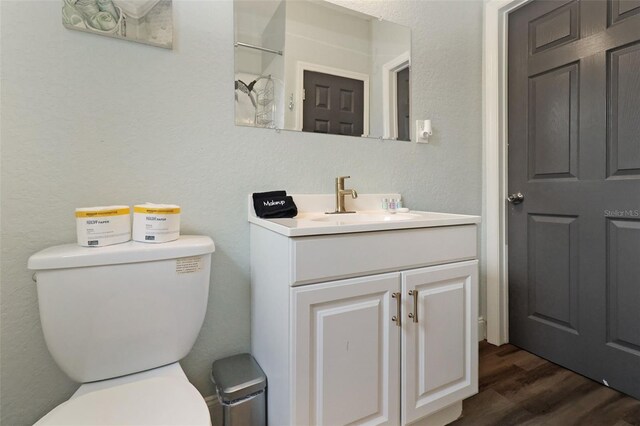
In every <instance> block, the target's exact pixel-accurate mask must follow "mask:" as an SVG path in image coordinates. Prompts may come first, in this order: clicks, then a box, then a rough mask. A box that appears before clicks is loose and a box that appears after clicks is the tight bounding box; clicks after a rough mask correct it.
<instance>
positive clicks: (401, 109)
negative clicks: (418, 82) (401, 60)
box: [396, 67, 411, 141]
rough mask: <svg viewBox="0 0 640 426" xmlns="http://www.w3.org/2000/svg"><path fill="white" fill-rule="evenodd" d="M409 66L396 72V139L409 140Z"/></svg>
mask: <svg viewBox="0 0 640 426" xmlns="http://www.w3.org/2000/svg"><path fill="white" fill-rule="evenodd" d="M409 93H410V87H409V67H407V68H405V69H403V70H402V71H398V72H397V73H396V97H397V99H396V108H397V111H398V140H399V141H408V140H411V134H410V127H409V108H410V107H409Z"/></svg>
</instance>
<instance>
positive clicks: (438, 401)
mask: <svg viewBox="0 0 640 426" xmlns="http://www.w3.org/2000/svg"><path fill="white" fill-rule="evenodd" d="M477 284H478V283H477V261H471V262H461V263H455V264H449V265H442V266H432V267H429V268H422V269H415V270H412V271H407V272H402V297H403V303H402V306H403V315H402V321H403V324H402V329H403V339H402V395H403V398H402V401H403V402H402V404H403V407H402V424H408V423H411V422H413V421H415V420H417V419H419V418H421V417H423V416H426V415H428V414H431V413H434V412H436V411H438V410H440V409H442V408H444V407H446V406H447V405H449V404H452V403H453V402H455V401H458V400H462V399H463V398H466V397H468V396H471V395H473V394H475V393H476V392H477V391H478V383H477V379H478V377H477V370H476V368H477V360H478V345H477V327H478V325H477V317H478V316H477V306H476V305H477ZM416 291H417V296H416V298H417V305H414V297H413V295H409V292H416ZM416 308H417V310H416ZM465 312H470V315H465ZM409 313H412V314H417V322H414V321H413V318H410V317H409Z"/></svg>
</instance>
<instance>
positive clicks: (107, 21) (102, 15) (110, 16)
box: [62, 0, 173, 49]
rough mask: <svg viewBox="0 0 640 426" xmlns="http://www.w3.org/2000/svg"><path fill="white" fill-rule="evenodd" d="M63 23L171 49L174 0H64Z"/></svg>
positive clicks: (74, 27)
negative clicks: (172, 1) (172, 0)
mask: <svg viewBox="0 0 640 426" xmlns="http://www.w3.org/2000/svg"><path fill="white" fill-rule="evenodd" d="M62 24H63V25H64V26H65V27H67V28H69V29H72V30H78V31H84V32H88V33H93V34H99V35H103V36H108V37H115V38H120V39H123V40H131V41H137V42H139V43H145V44H150V45H152V46H158V47H164V48H167V49H171V48H172V46H173V12H172V4H171V0H62Z"/></svg>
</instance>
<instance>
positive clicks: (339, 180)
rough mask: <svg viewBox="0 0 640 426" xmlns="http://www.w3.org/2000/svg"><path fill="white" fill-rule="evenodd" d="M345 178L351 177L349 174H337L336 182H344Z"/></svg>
mask: <svg viewBox="0 0 640 426" xmlns="http://www.w3.org/2000/svg"><path fill="white" fill-rule="evenodd" d="M345 179H351V176H338V177H337V178H336V183H338V182H342V183H344V180H345Z"/></svg>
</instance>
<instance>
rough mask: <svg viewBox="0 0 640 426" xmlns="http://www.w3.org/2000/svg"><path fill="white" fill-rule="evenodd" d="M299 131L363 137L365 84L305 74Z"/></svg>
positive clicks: (317, 74) (329, 76)
mask: <svg viewBox="0 0 640 426" xmlns="http://www.w3.org/2000/svg"><path fill="white" fill-rule="evenodd" d="M304 93H305V97H304V107H303V110H302V131H303V132H316V133H331V134H336V135H350V136H362V132H363V124H364V82H363V81H362V80H354V79H351V78H345V77H338V76H336V75H331V74H323V73H319V72H312V71H305V72H304Z"/></svg>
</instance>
